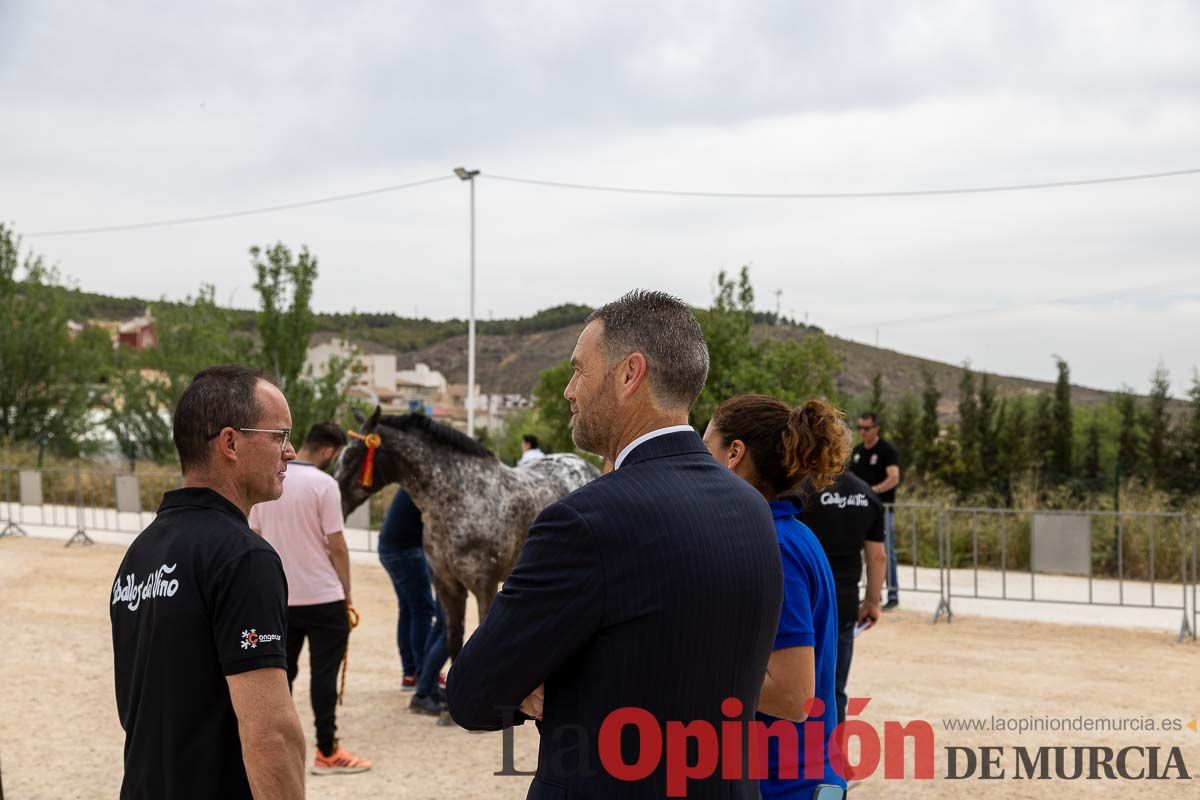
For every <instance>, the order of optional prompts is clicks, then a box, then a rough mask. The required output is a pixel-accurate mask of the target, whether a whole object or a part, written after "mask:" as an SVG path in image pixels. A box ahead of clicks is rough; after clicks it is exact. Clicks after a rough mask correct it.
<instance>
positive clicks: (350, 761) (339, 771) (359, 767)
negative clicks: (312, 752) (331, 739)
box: [308, 743, 371, 775]
mask: <svg viewBox="0 0 1200 800" xmlns="http://www.w3.org/2000/svg"><path fill="white" fill-rule="evenodd" d="M370 768H371V762H370V761H367V760H366V759H365V758H359V757H358V756H356V755H353V754H352V753H347V752H346V751H345V750H344V749H342V746H341V745H340V744H337V743H335V744H334V746H333V753H332V754H331V755H328V756H327V755H323V754H322V753H321V751H320V750H317V757H316V759H315V760H314V761H313V765H312V767H310V768H309V770H308V771H309V772H310V773H312V774H313V775H353V774H354V773H356V772H366V771H367V770H369V769H370Z"/></svg>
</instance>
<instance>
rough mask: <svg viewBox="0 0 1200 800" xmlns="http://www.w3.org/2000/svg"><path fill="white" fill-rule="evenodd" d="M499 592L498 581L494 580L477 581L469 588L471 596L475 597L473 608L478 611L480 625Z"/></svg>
mask: <svg viewBox="0 0 1200 800" xmlns="http://www.w3.org/2000/svg"><path fill="white" fill-rule="evenodd" d="M499 591H500V581H498V580H495V579H484V580H483V581H477V582H476V583H475V585H474V586H472V587H471V594H473V595H475V607H476V608H477V609H478V610H479V624H480V625H482V624H483V619H484V617H486V616H487V614H488V610H489V609H491V607H492V601H493V600H495V599H496V594H497V592H499Z"/></svg>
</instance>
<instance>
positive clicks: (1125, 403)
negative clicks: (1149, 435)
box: [1115, 386, 1145, 476]
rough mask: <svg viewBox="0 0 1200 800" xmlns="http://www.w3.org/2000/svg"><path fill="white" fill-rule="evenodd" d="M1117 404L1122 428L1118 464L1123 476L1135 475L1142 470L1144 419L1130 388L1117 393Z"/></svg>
mask: <svg viewBox="0 0 1200 800" xmlns="http://www.w3.org/2000/svg"><path fill="white" fill-rule="evenodd" d="M1115 404H1116V407H1117V413H1118V415H1120V427H1119V428H1118V433H1117V464H1118V465H1119V467H1120V470H1121V475H1122V476H1129V475H1134V474H1137V473H1138V472H1140V471H1141V468H1142V453H1143V452H1144V449H1145V433H1144V431H1143V429H1142V419H1141V415H1140V414H1138V408H1137V401H1136V399H1135V398H1134V396H1133V390H1132V389H1130V388H1129V387H1128V386H1123V387H1121V391H1120V392H1118V393H1117V396H1116V399H1115Z"/></svg>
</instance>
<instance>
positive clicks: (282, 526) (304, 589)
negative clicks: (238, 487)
mask: <svg viewBox="0 0 1200 800" xmlns="http://www.w3.org/2000/svg"><path fill="white" fill-rule="evenodd" d="M250 527H251V528H253V529H254V530H256V531H258V532H259V533H261V534H262V537H263V538H264V539H266V540H267V541H268V542H269V543H270V544H271V546H272V547H274V548H275V552H277V553H279V558H280V559H281V560H282V561H283V571H284V573H286V575H287V582H288V605H289V606H311V605H316V604H317V603H332V602H334V601H335V600H345V599H346V592H345V590H344V589H343V588H342V582H341V581H340V580H338V576H337V572H336V571H335V570H334V568H333V562H332V561H330V560H329V548H328V546H327V545H326V542H325V537H326V536H328V535H329V534H331V533H338V532H339V531H341V530H342V528H343V527H344V524H343V521H342V495H341V492H340V491H339V490H338V485H337V481H335V480H334V479H333V478H332V477H330V476H329V475H327V474H326V473H324V472H322V471H321V470H319V469H317V468H316V467H314V466H312V465H311V464H302V463H300V462H298V461H293V462H292V463H291V464H288V468H287V475H286V477H284V479H283V496H282V497H280V498H279V499H278V500H272V501H271V502H269V503H259V504H258V505H256V506H254V507H253V508H251V509H250Z"/></svg>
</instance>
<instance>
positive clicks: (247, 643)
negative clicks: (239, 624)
mask: <svg viewBox="0 0 1200 800" xmlns="http://www.w3.org/2000/svg"><path fill="white" fill-rule="evenodd" d="M282 638H283V637H282V636H280V635H279V634H278V633H259V632H258V630H257V629H255V628H251V629H250V630H248V631H242V649H243V650H250V649H252V648H257V647H258V646H259V644H266V643H267V642H278V641H279V640H280V639H282Z"/></svg>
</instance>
